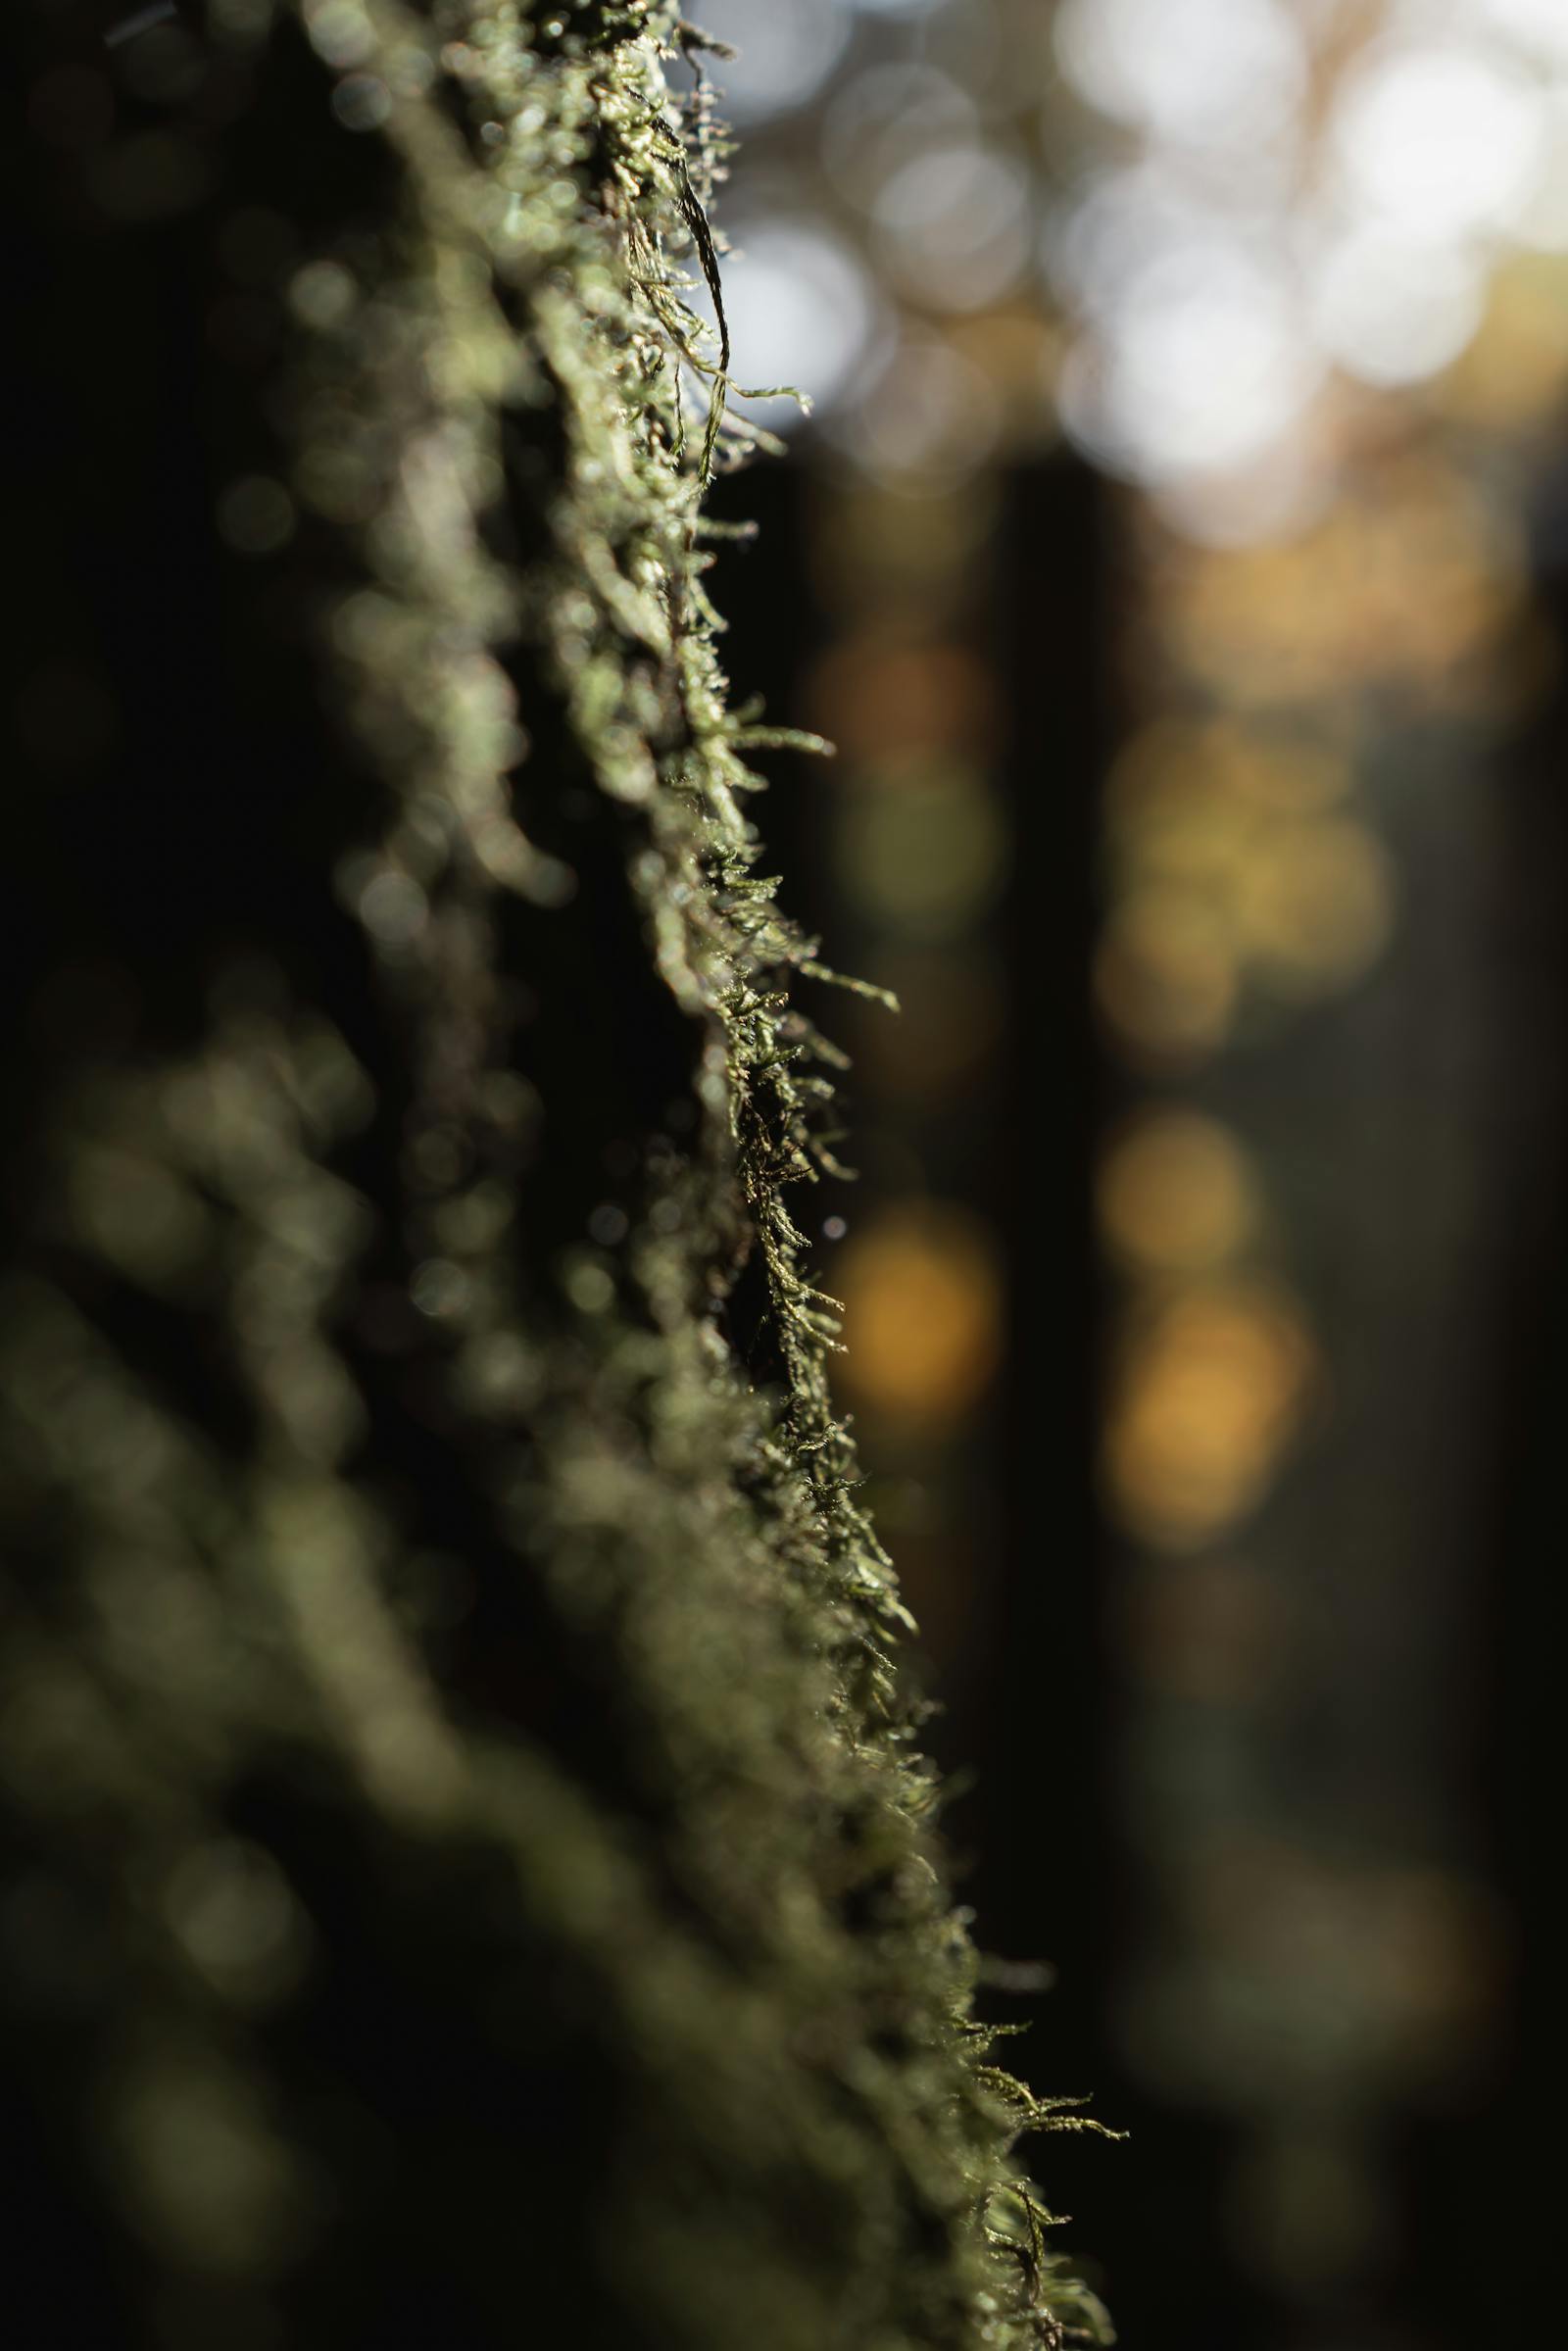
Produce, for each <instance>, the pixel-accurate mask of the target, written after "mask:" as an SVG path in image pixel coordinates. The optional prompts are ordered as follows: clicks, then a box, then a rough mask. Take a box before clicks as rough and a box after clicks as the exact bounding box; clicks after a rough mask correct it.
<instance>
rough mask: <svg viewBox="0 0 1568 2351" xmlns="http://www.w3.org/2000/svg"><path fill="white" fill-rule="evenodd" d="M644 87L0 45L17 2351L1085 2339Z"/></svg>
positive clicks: (63, 20)
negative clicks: (880, 1471)
mask: <svg viewBox="0 0 1568 2351" xmlns="http://www.w3.org/2000/svg"><path fill="white" fill-rule="evenodd" d="M673 38H674V30H673V17H672V14H671V12H670V11H669V10H668V9H667V8H666V7H665V6H664V5H663V4H662V0H658V4H656V5H653V6H649V5H647V4H646V0H627V5H625V6H612V5H606V4H601V0H590V4H588V5H581V4H579V5H577V6H575V7H567V6H565V5H563V7H562V8H561V9H560V10H559V11H558V12H557V13H556V14H555V15H554V16H552V17H550V18H548V19H542V20H540V22H539V23H538V24H537V25H535V26H532V27H530V25H529V24H527V23H526V22H525V21H519V19H518V15H517V12H516V10H515V9H513V8H510V7H500V6H498V7H495V8H493V9H485V8H482V7H477V6H472V5H449V6H444V7H437V8H431V9H417V8H406V7H400V6H395V5H392V4H391V0H304V4H303V5H299V6H294V5H286V4H283V5H277V6H273V5H270V0H210V4H209V5H208V6H207V7H206V8H205V9H202V8H197V7H188V6H187V7H182V8H180V9H179V10H178V12H177V13H176V12H175V11H174V10H172V9H170V10H167V11H159V10H142V11H140V12H138V13H130V14H127V15H124V16H122V15H121V14H120V12H119V11H118V10H116V9H113V8H109V7H100V6H97V5H90V4H87V0H51V5H49V6H47V7H45V6H42V5H33V4H31V0H22V4H20V5H19V6H18V7H17V9H15V10H14V11H13V12H12V13H11V16H10V18H9V19H8V23H7V28H6V31H5V35H4V47H5V53H6V63H7V66H8V69H9V79H10V80H11V82H12V83H13V85H14V86H15V87H17V88H19V89H21V90H23V91H25V93H26V94H27V103H28V107H29V142H28V144H27V146H26V147H25V150H24V155H25V171H26V174H27V184H26V191H25V192H26V195H27V198H28V206H29V215H28V217H29V219H30V221H31V225H30V226H29V227H28V228H27V229H26V230H25V231H22V230H16V231H14V235H13V247H12V260H13V265H14V267H13V270H12V273H11V275H12V283H13V286H14V287H15V288H16V289H17V290H16V294H15V297H14V299H15V303H16V307H17V309H18V311H19V313H20V319H19V335H18V348H19V350H20V351H21V352H23V353H25V355H26V359H27V366H28V369H29V373H28V378H27V387H28V403H29V406H28V413H27V415H26V416H25V425H24V430H23V433H22V435H21V436H20V438H19V439H18V440H17V441H15V442H14V444H13V447H14V448H15V449H17V450H20V452H21V453H22V455H23V458H24V464H25V481H24V483H23V496H22V499H21V501H20V507H19V514H18V522H17V526H16V528H17V530H18V531H19V532H20V541H19V539H18V537H16V536H15V535H14V537H13V542H12V558H11V574H12V580H13V585H14V587H16V588H17V589H18V590H19V591H20V596H21V606H20V610H19V612H18V613H17V617H16V619H15V622H14V628H13V642H14V645H15V648H16V650H17V651H18V652H19V654H20V655H21V657H22V677H21V681H20V683H19V685H18V688H17V691H16V695H15V697H14V702H13V710H14V715H15V720H16V724H17V728H18V731H19V734H20V737H21V750H22V759H23V766H22V774H23V778H24V781H23V783H22V785H21V787H20V790H19V794H18V796H17V797H16V798H14V800H13V804H12V807H13V815H12V818H11V824H10V829H9V837H8V855H7V859H6V889H7V892H8V904H7V906H6V910H5V939H6V953H7V955H9V956H10V957H11V959H12V968H11V970H10V972H9V973H8V975H7V976H8V985H7V987H6V989H5V992H4V999H3V1002H4V1014H5V1018H6V1020H7V1022H8V1024H9V1031H10V1034H9V1043H10V1046H11V1054H12V1058H11V1067H12V1082H11V1094H12V1102H13V1106H14V1108H15V1109H16V1110H18V1111H19V1112H20V1113H21V1116H20V1117H19V1118H18V1119H17V1121H16V1125H15V1133H16V1135H17V1138H18V1140H16V1141H15V1142H14V1144H13V1145H11V1146H10V1147H8V1149H7V1152H6V1156H5V1159H4V1167H5V1175H6V1184H7V1196H8V1199H7V1204H8V1208H9V1216H8V1233H9V1239H8V1244H7V1263H6V1270H5V1275H4V1292H5V1295H4V1310H3V1323H0V1448H3V1451H0V1485H3V1519H4V1536H5V1543H6V1557H7V1566H6V1570H5V1583H4V1587H3V1607H4V1635H3V1669H0V1679H3V1685H4V1688H3V1693H0V1703H3V1711H0V1835H3V1837H4V1840H5V1843H6V1846H7V1861H8V1871H7V1880H6V1889H5V1892H4V1897H3V1906H0V2030H3V2033H4V2040H5V2054H6V2063H7V2068H8V2073H9V2075H10V2077H11V2080H12V2083H13V2089H12V2094H11V2095H10V2096H9V2097H8V2100H7V2103H6V2106H5V2121H4V2125H3V2131H4V2135H5V2138H6V2140H7V2141H9V2144H7V2145H6V2147H5V2149H4V2152H5V2154H6V2156H7V2157H8V2159H9V2160H8V2163H7V2171H8V2176H9V2177H10V2178H11V2180H13V2181H14V2182H16V2183H18V2184H17V2187H16V2188H15V2189H14V2191H13V2201H12V2203H11V2207H10V2211H9V2214H8V2218H9V2220H10V2222H11V2224H12V2226H13V2229H14V2232H15V2243H14V2246H13V2248H12V2250H11V2252H10V2254H9V2257H8V2263H7V2300H8V2305H9V2308H10V2313H11V2315H12V2318H13V2321H14V2324H15V2328H16V2339H17V2340H18V2341H19V2343H25V2344H26V2345H28V2346H29V2347H30V2346H32V2345H41V2344H44V2343H49V2342H54V2341H57V2340H58V2341H62V2342H63V2341H66V2340H68V2339H70V2340H76V2339H81V2340H94V2341H97V2342H100V2343H104V2344H110V2343H112V2344H114V2345H115V2346H117V2351H118V2347H120V2346H125V2347H126V2351H132V2347H134V2346H137V2345H141V2344H156V2345H160V2346H166V2345H167V2346H176V2347H178V2346H187V2345H188V2346H192V2347H193V2351H194V2347H195V2346H198V2345H199V2346H202V2347H203V2351H206V2347H207V2346H210V2345H213V2344H217V2343H222V2344H223V2345H224V2346H226V2347H228V2351H252V2347H253V2346H254V2347H256V2351H270V2347H271V2346H283V2345H287V2346H289V2347H290V2351H293V2347H294V2346H296V2345H301V2346H309V2345H314V2344H317V2343H320V2344H323V2345H325V2344H330V2345H332V2346H334V2347H341V2346H350V2345H356V2344H362V2343H363V2344H369V2343H372V2342H373V2343H376V2344H382V2343H384V2342H386V2341H388V2340H397V2339H413V2340H418V2341H421V2342H430V2343H435V2342H439V2343H441V2344H442V2345H443V2346H449V2347H458V2346H464V2345H480V2344H484V2345H489V2344H496V2343H500V2342H502V2341H513V2340H515V2339H518V2338H526V2337H528V2336H529V2335H530V2334H532V2333H535V2332H539V2331H541V2330H542V2329H544V2328H546V2327H548V2326H549V2325H550V2323H551V2320H554V2322H555V2326H556V2328H557V2332H558V2335H559V2338H560V2339H569V2340H572V2341H575V2342H581V2343H584V2344H600V2343H605V2344H608V2343H610V2342H614V2343H615V2344H616V2345H620V2346H635V2345H642V2344H649V2345H656V2344H657V2345H666V2346H670V2347H671V2351H673V2347H675V2346H679V2351H736V2347H737V2346H738V2345H740V2344H742V2343H744V2344H746V2345H747V2346H748V2351H829V2347H830V2346H840V2345H842V2346H844V2347H845V2351H849V2347H850V2346H852V2345H853V2346H855V2347H856V2351H872V2347H873V2346H874V2347H875V2351H897V2347H899V2346H904V2345H913V2344H944V2345H958V2344H969V2343H976V2344H978V2343H980V2342H982V2341H983V2342H987V2343H995V2344H1002V2343H1011V2342H1022V2341H1025V2340H1033V2339H1037V2338H1039V2339H1046V2340H1054V2339H1056V2335H1057V2327H1058V2321H1059V2320H1060V2318H1061V2317H1063V2316H1066V2317H1068V2318H1072V2317H1075V2316H1076V2317H1077V2318H1080V2319H1081V2318H1084V2317H1086V2316H1087V2317H1088V2318H1090V2319H1091V2320H1092V2319H1093V2317H1094V2313H1093V2309H1092V2307H1091V2306H1090V2305H1089V2304H1088V2303H1087V2302H1084V2301H1083V2300H1081V2299H1079V2300H1076V2301H1075V2289H1074V2288H1073V2287H1072V2286H1071V2284H1070V2282H1069V2281H1068V2280H1067V2279H1066V2278H1065V2277H1064V2275H1063V2274H1062V2273H1061V2272H1060V2271H1059V2269H1058V2268H1057V2266H1056V2265H1055V2263H1054V2260H1053V2259H1052V2258H1051V2257H1047V2256H1045V2255H1044V2254H1043V2253H1042V2250H1041V2246H1040V2240H1039V2234H1038V2228H1037V2225H1036V2223H1037V2210H1038V2208H1037V2207H1036V2206H1035V2205H1034V2204H1033V2202H1032V2200H1031V2199H1030V2197H1029V2196H1028V2193H1027V2191H1026V2190H1025V2189H1024V2188H1023V2187H1022V2186H1020V2185H1018V2184H1016V2183H1014V2184H1013V2185H1011V2186H1007V2185H1005V2182H1007V2181H1009V2180H1012V2175H1013V2167H1012V2165H1011V2163H1010V2161H1009V2159H1008V2156H1007V2149H1008V2148H1009V2146H1010V2145H1011V2143H1012V2140H1013V2138H1014V2137H1015V2136H1016V2135H1017V2133H1018V2131H1019V2129H1020V2128H1021V2127H1025V2126H1027V2125H1030V2124H1031V2123H1032V2124H1035V2125H1040V2124H1045V2125H1047V2126H1048V2127H1049V2126H1051V2125H1052V2124H1056V2125H1058V2126H1059V2125H1060V2124H1061V2123H1063V2122H1071V2121H1072V2120H1073V2118H1067V2117H1061V2116H1055V2115H1053V2114H1050V2113H1048V2112H1046V2111H1045V2110H1041V2109H1037V2108H1034V2107H1032V2105H1031V2102H1030V2101H1029V2100H1028V2099H1027V2097H1026V2095H1025V2094H1024V2093H1023V2092H1021V2091H1019V2090H1017V2089H1016V2088H1015V2087H1014V2086H1013V2085H1010V2084H1009V2083H1008V2082H1006V2080H1005V2077H1002V2076H1000V2075H997V2074H996V2073H994V2072H992V2071H990V2070H989V2069H986V2068H985V2067H984V2066H983V2063H982V2060H983V2056H984V2037H983V2036H982V2035H980V2034H978V2033H977V2032H976V2030H975V2029H974V2028H973V2027H972V2026H971V2025H970V2024H969V2023H968V2022H967V2021H966V2020H967V2016H968V2005H967V2002H968V1987H969V1984H970V1981H971V1977H972V1974H973V1958H972V1953H971V1951H970V1949H969V1946H968V1944H967V1942H966V1939H965V1937H964V1935H963V1932H962V1929H961V1927H960V1926H959V1925H958V1924H957V1923H956V1921H955V1920H954V1918H953V1917H952V1916H951V1914H950V1910H949V1904H948V1898H947V1896H946V1894H945V1892H944V1889H943V1885H942V1879H941V1868H942V1863H941V1856H940V1853H939V1852H938V1851H937V1849H936V1847H935V1845H934V1843H933V1839H932V1835H931V1830H930V1824H929V1816H930V1813H931V1810H932V1805H933V1801H934V1794H935V1790H934V1788H933V1785H932V1782H931V1778H930V1775H929V1772H928V1770H927V1768H926V1767H925V1766H924V1764H923V1763H922V1762H921V1760H920V1759H919V1756H918V1754H917V1752H916V1750H915V1748H914V1746H913V1743H912V1729H913V1725H912V1723H911V1719H910V1713H909V1708H908V1706H907V1702H906V1701H905V1700H904V1699H903V1698H902V1697H901V1695H900V1694H899V1690H898V1686H897V1682H896V1679H895V1675H894V1671H893V1667H892V1663H891V1654H890V1650H891V1643H892V1641H893V1639H894V1638H895V1636H896V1630H897V1626H898V1623H899V1620H900V1618H901V1614H902V1612H901V1610H900V1607H899V1603H898V1600H897V1597H896V1594H895V1591H894V1587H893V1583H892V1579H891V1575H890V1572H889V1570H888V1566H887V1563H886V1561H885V1559H884V1557H883V1555H882V1553H881V1551H880V1550H879V1548H878V1546H877V1544H876V1543H875V1540H874V1537H873V1536H872V1534H871V1531H870V1529H869V1528H868V1527H867V1525H866V1524H865V1522H864V1520H863V1518H862V1517H861V1516H860V1514H859V1513H858V1509H857V1507H856V1505H855V1501H854V1494H853V1486H852V1478H853V1471H854V1462H853V1456H852V1453H851V1450H850V1447H849V1444H848V1441H847V1439H846V1438H845V1437H844V1435H843V1433H842V1431H841V1430H840V1429H839V1428H838V1426H837V1425H836V1423H835V1421H834V1419H833V1416H832V1412H831V1408H830V1403H829V1399H828V1394H827V1387H826V1379H825V1368H824V1366H825V1355H826V1350H827V1347H828V1344H829V1339H830V1333H831V1315H830V1310H829V1307H828V1305H827V1303H826V1302H825V1301H823V1300H821V1299H819V1298H818V1297H817V1296H816V1295H815V1293H814V1292H813V1291H812V1290H811V1289H810V1287H809V1274H808V1272H807V1271H806V1269H805V1268H804V1267H803V1265H802V1262H801V1250H800V1244H799V1241H798V1237H797V1235H796V1233H795V1229H794V1227H793V1225H792V1224H791V1222H790V1218H789V1215H788V1212H787V1210H786V1208H785V1205H784V1201H783V1197H782V1190H781V1188H782V1187H783V1186H784V1185H785V1184H786V1183H809V1182H810V1181H811V1180H812V1179H813V1176H814V1173H815V1171H816V1169H817V1168H818V1166H820V1165H821V1164H823V1163H824V1154H825V1151H826V1145H825V1143H824V1142H823V1141H822V1140H821V1139H820V1130H821V1127H822V1123H823V1121H824V1120H825V1119H827V1118H828V1117H830V1115H831V1112H830V1108H829V1105H828V1102H827V1092H828V1089H827V1085H826V1082H825V1077H824V1074H823V1073H824V1070H825V1068H826V1066H827V1065H829V1064H830V1063H831V1059H832V1055H831V1053H829V1052H828V1051H827V1049H825V1048H823V1047H822V1046H821V1045H820V1044H819V1042H818V1041H817V1040H816V1039H815V1038H814V1036H813V1034H812V1032H811V1031H810V1030H809V1027H808V1025H807V1023H806V1022H805V1021H804V1020H803V1018H802V1017H801V1015H800V1014H799V1012H798V1011H796V1010H793V1009H792V1008H791V1006H790V1004H789V1002H788V999H787V993H786V991H787V988H788V983H789V981H790V977H791V974H792V972H793V971H794V970H795V969H797V968H798V967H799V966H801V965H803V964H806V965H809V964H810V963H811V951H810V948H809V945H808V944H807V943H805V942H803V941H802V940H801V939H800V938H799V937H798V936H797V935H796V934H795V933H794V932H793V931H792V930H791V929H790V928H789V926H788V925H787V924H786V923H785V922H784V920H783V919H782V918H781V917H780V916H779V914H778V913H777V911H776V909H775V908H774V906H773V905H772V901H771V895H770V889H769V886H768V885H767V884H766V883H764V882H761V881H760V880H758V879H757V878H756V876H755V874H754V872H753V864H754V859H755V857H756V856H757V854H758V851H757V845H756V842H755V838H754V834H753V829H752V827H751V825H750V823H749V822H748V821H747V819H746V818H745V816H744V814H743V813H742V806H743V804H742V801H741V799H740V798H739V797H738V796H739V795H742V794H744V793H745V792H746V791H748V790H749V789H751V787H752V785H753V783H754V782H755V779H754V778H752V777H751V776H750V775H749V774H748V772H747V770H746V768H745V766H744V765H743V763H742V755H743V753H744V751H745V750H746V748H747V742H748V737H747V733H746V730H745V728H744V727H743V726H741V725H740V724H739V723H738V721H737V720H736V719H735V718H734V717H733V716H732V715H730V714H729V713H728V711H727V710H726V705H725V699H724V681H723V679H722V677H721V675H720V674H719V672H718V669H717V667H716V664H715V662H714V659H713V655H712V650H711V631H710V621H709V615H708V612H707V607H706V604H705V601H704V598H703V593H702V585H701V572H702V569H703V559H702V555H701V531H702V524H701V522H700V518H699V499H700V487H701V484H700V473H701V470H702V465H701V452H700V450H699V447H698V444H700V443H701V441H702V437H703V421H702V417H701V416H700V415H699V416H698V417H697V419H696V422H695V424H694V425H693V426H692V427H691V428H690V430H688V429H687V427H686V426H685V425H683V423H682V416H681V407H680V399H679V392H678V385H677V374H678V371H679V369H680V368H681V367H682V366H683V365H685V372H686V373H687V376H688V379H689V380H696V381H697V382H698V383H699V385H700V387H701V389H702V392H703V400H704V402H706V399H707V385H708V383H709V381H710V380H711V377H700V376H699V377H696V378H695V379H694V378H693V371H692V369H691V367H690V366H689V364H686V363H685V362H684V361H683V335H684V327H683V322H682V316H681V312H680V306H679V303H678V300H677V297H676V294H675V292H674V291H673V290H672V286H671V277H672V271H671V267H670V263H669V261H668V259H667V251H668V250H674V251H675V252H677V253H679V252H681V251H682V250H683V249H686V250H689V248H690V246H691V243H692V239H693V235H694V234H695V236H696V237H697V240H698V242H699V243H701V242H702V239H703V236H704V233H705V232H704V231H703V229H702V227H701V214H700V209H699V208H700V205H701V203H702V201H703V200H704V199H705V198H706V193H707V187H706V171H705V161H704V154H703V148H704V137H703V132H702V124H701V121H700V117H701V112H702V109H701V106H700V105H698V106H696V107H689V108H687V109H686V110H685V115H684V130H683V135H677V133H676V131H675V130H674V129H672V128H671V127H670V121H669V119H668V118H667V117H666V114H665V111H664V110H665V109H666V108H667V107H668V106H669V105H670V101H669V99H668V95H667V93H666V91H665V88H664V84H663V80H662V66H661V57H662V56H668V55H669V54H671V50H670V47H669V44H670V43H671V41H672V40H673ZM688 266H690V264H688ZM735 438H736V436H735V434H734V432H733V430H732V429H730V428H726V430H725V432H724V434H723V435H722V436H721V441H720V446H721V447H724V448H727V447H731V446H732V445H733V444H734V441H735ZM1003 2239H1007V2240H1009V2241H1006V2242H1004V2241H1002V2240H1003ZM547 2312H548V2313H549V2314H550V2318H549V2319H547V2317H546V2313H547Z"/></svg>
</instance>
